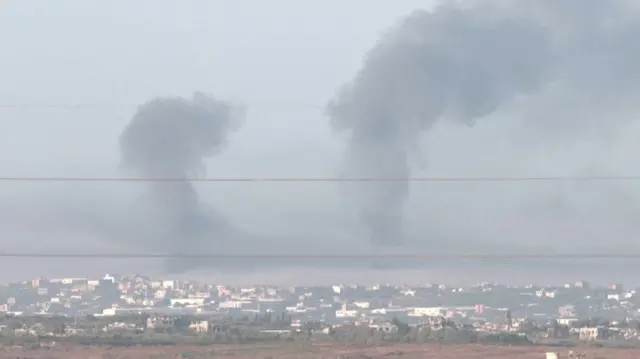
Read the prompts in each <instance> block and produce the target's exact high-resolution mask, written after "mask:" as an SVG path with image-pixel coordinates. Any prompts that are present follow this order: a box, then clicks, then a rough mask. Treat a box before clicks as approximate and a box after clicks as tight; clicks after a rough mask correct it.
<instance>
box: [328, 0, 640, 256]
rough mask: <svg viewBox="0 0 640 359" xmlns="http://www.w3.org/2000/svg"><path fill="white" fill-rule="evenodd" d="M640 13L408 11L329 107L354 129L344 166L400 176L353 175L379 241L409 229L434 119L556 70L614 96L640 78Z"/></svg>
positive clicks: (497, 98) (626, 7)
mask: <svg viewBox="0 0 640 359" xmlns="http://www.w3.org/2000/svg"><path fill="white" fill-rule="evenodd" d="M639 19H640V16H638V11H637V6H636V7H634V5H633V3H631V2H628V1H616V0H609V1H589V0H580V1H574V0H569V1H562V0H530V1H526V2H520V1H491V0H479V1H476V2H470V1H467V2H444V4H443V5H442V6H439V7H437V8H436V9H435V10H434V11H431V12H428V11H414V12H413V13H411V14H410V15H409V16H407V17H406V18H404V19H403V20H402V21H401V22H400V23H399V24H398V25H397V26H396V27H394V28H393V29H391V30H390V31H389V32H388V33H386V34H385V35H384V36H383V37H382V38H381V39H380V40H379V42H378V43H377V44H376V45H375V46H374V47H373V49H371V51H370V52H369V53H368V54H367V56H366V58H365V60H364V63H363V66H362V68H361V70H360V71H359V72H358V73H357V74H356V76H355V78H354V79H353V80H352V81H350V82H349V83H347V84H346V85H345V86H344V87H342V88H341V89H340V91H339V92H338V94H337V96H336V97H335V98H334V99H333V100H332V101H331V102H330V104H329V105H328V110H327V112H328V115H329V117H330V118H331V123H332V125H333V127H334V128H335V129H336V130H337V131H344V132H347V134H348V136H349V137H348V146H347V154H346V156H345V157H346V158H345V170H344V172H345V173H344V175H345V176H347V177H357V178H392V179H394V180H398V181H393V182H387V183H366V184H363V183H360V184H357V185H355V184H354V185H345V186H350V187H349V188H348V189H347V191H348V193H349V195H351V198H350V200H351V201H353V202H354V203H356V205H357V206H358V207H359V213H360V216H361V218H362V221H363V222H364V225H365V227H367V228H368V230H369V231H370V238H371V241H372V242H374V243H378V244H394V243H399V242H401V241H402V240H403V234H402V217H403V216H402V211H403V206H404V203H405V201H406V199H407V196H408V194H409V183H408V181H407V179H408V178H409V176H410V173H411V163H410V158H411V156H412V155H413V154H414V152H416V151H417V150H418V149H419V143H420V140H421V136H422V135H423V133H424V132H425V131H428V130H429V129H430V128H431V127H432V126H433V125H434V124H435V123H436V122H437V121H439V120H449V121H455V122H459V123H463V124H467V125H473V124H474V123H475V121H476V120H478V119H480V118H482V117H485V116H487V115H489V114H491V113H493V112H495V111H497V110H498V108H499V107H500V106H501V105H503V104H506V103H508V102H510V101H512V100H514V99H516V98H517V97H526V96H535V95H536V94H538V93H540V92H542V91H543V90H544V89H545V87H546V86H549V84H550V83H552V82H554V81H555V82H557V81H564V82H565V83H569V84H572V85H573V86H574V87H573V88H574V89H575V91H582V92H587V91H591V92H594V93H597V94H599V95H606V96H611V95H612V94H611V93H606V92H608V91H611V89H612V88H613V89H614V90H613V92H615V93H616V94H619V93H621V91H620V90H617V89H616V87H620V88H626V89H628V88H630V87H636V88H637V75H636V76H629V75H630V74H637V73H639V72H638V70H639V69H640V61H639V60H640V56H639V54H640V51H638V50H639V49H640V42H639V41H636V40H633V38H634V36H636V35H635V34H637V33H638V30H640V26H638V24H639V21H638V20H639ZM603 86H604V87H603ZM540 121H544V120H543V119H540ZM550 126H551V124H550ZM579 127H580V125H579V124H578V125H577V126H573V128H579Z"/></svg>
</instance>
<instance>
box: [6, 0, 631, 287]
mask: <svg viewBox="0 0 640 359" xmlns="http://www.w3.org/2000/svg"><path fill="white" fill-rule="evenodd" d="M430 3H432V2H430V1H425V0H398V1H362V0H349V1H335V0H324V1H295V0H271V1H249V0H234V1H218V0H181V1H168V0H153V1H151V0H149V1H144V0H136V1H132V0H129V1H120V0H112V1H94V0H68V1H63V0H60V1H24V0H20V1H18V0H14V1H4V2H3V4H2V9H1V11H0V53H1V55H0V79H1V80H0V175H1V176H4V177H10V176H34V177H38V176H53V177H64V176H87V177H90V176H119V175H122V174H121V173H120V172H119V171H118V165H119V154H118V136H119V135H120V133H121V131H122V129H123V128H124V126H125V125H126V123H127V122H128V121H129V120H130V118H131V116H132V115H133V113H134V111H135V106H136V105H138V104H141V103H143V102H145V101H147V100H149V99H151V98H153V97H155V96H165V95H178V96H189V95H190V94H191V93H192V92H193V91H204V92H208V93H211V94H213V95H214V96H216V97H220V98H223V99H228V100H231V101H235V102H238V103H242V104H244V105H245V106H246V109H247V116H246V120H245V121H244V124H243V126H242V128H241V129H240V130H239V131H238V132H236V133H234V134H232V135H231V137H230V138H229V144H228V147H227V148H226V149H225V150H224V151H223V152H222V153H221V154H220V155H219V156H217V157H215V158H213V159H212V160H210V161H208V162H207V175H208V176H211V177H218V176H219V177H250V176H257V177H332V176H335V175H336V174H337V169H338V166H339V164H340V161H341V159H342V154H343V149H344V145H345V141H344V137H343V136H340V135H336V134H334V133H333V131H332V130H331V127H330V126H329V120H328V119H327V118H326V117H325V116H324V113H323V111H324V107H325V105H326V103H327V102H328V101H329V99H330V98H332V97H333V95H334V93H335V91H336V90H337V89H338V88H339V87H340V86H341V85H342V84H344V83H345V82H347V81H349V80H350V79H351V78H353V76H354V75H355V73H356V72H357V71H358V70H359V69H360V67H361V66H362V61H363V57H364V55H365V54H366V52H367V51H368V50H369V49H370V48H371V47H372V46H373V45H374V44H375V43H376V41H377V39H378V38H379V37H380V36H381V35H382V34H383V33H384V32H385V31H386V30H387V29H388V28H389V27H390V26H392V25H394V24H395V23H397V22H398V21H399V19H401V18H402V17H403V16H405V15H407V14H408V13H410V12H411V11H412V10H414V9H419V8H429V6H430ZM567 93H569V94H567ZM630 97H631V98H632V100H637V97H634V96H630ZM585 98H586V97H585ZM630 102H631V100H629V101H617V100H616V101H613V102H611V103H614V105H611V104H610V103H608V102H604V104H593V103H585V102H584V98H582V97H579V96H571V91H567V89H566V88H563V87H562V86H561V85H559V86H555V87H554V86H550V87H549V88H548V89H546V90H544V91H541V93H539V94H537V95H536V96H534V97H533V98H529V99H527V100H526V101H524V102H518V101H514V102H513V103H509V104H506V105H505V106H503V107H501V108H499V109H498V110H497V111H496V112H495V113H493V114H491V115H490V116H488V118H487V119H483V121H481V122H478V123H477V124H476V125H475V126H473V127H466V126H460V125H457V124H448V123H440V124H438V125H437V126H435V127H434V128H433V129H432V130H431V131H429V132H427V133H425V134H424V136H423V137H424V138H423V139H422V141H423V144H422V145H423V148H422V151H423V153H424V159H425V165H424V166H422V167H421V168H417V167H416V168H414V169H413V175H414V176H434V177H441V176H442V177H445V176H461V177H474V176H484V177H501V176H513V177H517V176H580V175H605V176H606V175H634V174H637V170H636V167H637V165H638V164H639V163H640V157H639V156H640V151H639V150H640V148H638V145H637V142H638V141H637V138H640V137H638V136H640V122H639V121H635V119H636V118H637V114H638V112H637V110H636V109H635V108H634V106H631V105H629V103H630ZM636 104H637V102H636ZM47 105H51V106H52V107H47ZM77 105H79V107H78V106H77ZM576 123H578V124H580V125H579V127H580V130H579V131H577V130H573V129H572V128H571V126H573V125H574V124H576ZM567 128H569V130H567ZM198 189H199V191H200V194H201V195H202V197H203V198H204V200H205V201H206V202H210V204H211V206H212V207H215V208H216V210H217V211H219V212H221V213H223V214H224V215H225V216H226V217H228V218H229V219H230V221H232V222H233V223H234V224H235V225H236V226H238V227H240V228H243V229H244V230H247V231H251V232H256V233H261V234H263V235H265V236H269V237H279V236H292V235H293V233H295V234H296V235H298V234H300V237H302V238H313V241H314V243H317V242H319V241H322V242H324V243H325V245H322V247H323V248H324V247H327V248H330V249H329V251H338V249H335V248H336V247H337V246H338V245H343V246H346V247H357V246H359V245H360V244H361V243H363V242H366V240H363V239H360V238H358V236H359V235H360V233H361V232H360V230H359V229H358V227H359V223H358V221H357V220H356V219H355V218H353V216H351V215H349V213H350V212H349V211H348V210H347V209H348V204H345V203H344V201H341V198H340V192H339V190H338V188H337V186H336V185H334V184H331V183H317V184H314V183H306V184H304V183H303V184H292V183H287V184H257V183H241V184H215V185H214V184H202V185H198ZM143 192H144V188H142V185H140V184H105V183H90V184H78V183H56V184H49V183H9V182H3V183H2V187H0V196H2V197H1V199H0V228H3V230H2V231H3V235H2V239H1V242H0V249H1V250H5V249H6V250H10V249H15V248H29V249H39V250H54V247H58V248H59V251H65V250H66V249H68V248H75V249H78V248H81V250H84V251H92V250H93V251H96V250H105V248H111V249H112V251H119V250H117V249H121V250H126V249H128V248H129V247H128V246H127V244H126V243H122V240H118V239H114V238H109V235H107V234H105V233H104V232H102V231H100V230H99V229H96V226H95V218H97V217H104V216H107V217H109V218H110V220H113V221H118V220H120V219H122V218H124V217H135V215H133V214H130V213H129V212H127V211H131V212H133V211H135V209H134V208H135V202H136V199H137V198H138V197H139V196H140V195H141V194H142V193H143ZM639 200H640V191H638V185H637V183H636V182H631V181H630V182H615V183H612V182H588V183H572V182H558V183H556V182H553V183H550V182H544V183H539V182H516V183H448V184H446V183H415V184H413V186H412V190H411V196H410V199H409V202H408V204H407V206H406V209H405V210H406V214H407V216H406V217H407V218H406V227H407V229H408V231H409V232H410V233H411V235H412V236H413V237H425V238H424V242H425V243H426V244H428V245H429V246H430V249H429V250H433V248H437V247H438V246H439V244H440V243H441V242H443V241H449V240H456V241H465V243H471V244H472V245H470V247H469V248H470V249H469V250H466V252H479V251H482V248H483V246H484V245H485V244H486V243H492V244H495V243H500V244H502V245H504V247H505V248H506V249H504V250H505V251H507V252H508V251H510V248H512V249H513V250H511V251H512V252H513V251H517V250H520V251H522V247H523V246H529V245H544V246H551V247H553V248H555V249H556V250H557V251H560V252H567V251H568V250H572V249H575V248H579V247H613V244H614V243H623V244H624V245H625V248H626V250H629V248H635V247H636V243H637V235H636V234H637V231H638V229H640V228H639V227H640V226H639V225H638V224H637V221H636V217H637V213H638V203H640V202H638V201H639ZM319 238H322V239H319ZM265 245H267V246H268V245H269V244H265ZM313 245H316V244H313ZM309 246H310V245H309V244H306V243H304V242H303V239H301V240H300V244H299V247H298V249H297V250H294V252H296V251H297V252H300V251H304V250H306V249H308V248H309ZM113 248H116V250H113ZM456 248H457V249H458V250H460V251H465V250H464V248H463V247H456ZM492 248H493V247H492ZM79 250H80V249H79ZM582 250H584V251H590V250H589V249H588V248H587V249H582ZM611 251H616V250H615V248H613V249H611ZM621 251H622V250H619V251H617V252H621ZM127 263H128V264H118V265H117V266H116V267H117V268H118V269H119V270H128V268H131V270H137V268H138V267H136V265H135V264H131V263H130V262H127ZM47 265H50V266H51V268H54V267H55V268H56V269H55V271H61V273H62V272H64V273H70V272H71V271H73V270H75V269H74V268H72V266H69V265H63V264H61V263H57V264H53V263H50V264H47ZM127 266H129V267H127ZM45 267H46V266H45ZM112 267H113V266H112ZM34 268H35V269H33V270H31V272H29V274H28V275H36V273H40V274H47V273H49V274H50V275H53V273H54V270H53V269H50V270H48V269H47V268H43V267H42V266H34ZM104 268H110V267H109V266H106V265H105V266H104ZM123 268H125V269H123ZM102 269H103V267H100V270H102ZM70 274H72V273H70ZM73 274H74V275H78V274H80V273H73ZM25 275H27V274H25ZM492 275H495V274H492Z"/></svg>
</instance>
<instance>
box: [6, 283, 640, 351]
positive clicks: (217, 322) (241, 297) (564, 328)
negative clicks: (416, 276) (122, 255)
mask: <svg viewBox="0 0 640 359" xmlns="http://www.w3.org/2000/svg"><path fill="white" fill-rule="evenodd" d="M0 303H2V304H0V311H1V312H2V313H3V316H2V317H3V321H2V325H1V326H0V329H1V333H2V336H5V337H6V336H11V337H16V336H30V335H31V336H58V337H61V336H77V335H82V334H91V335H92V336H93V337H94V338H95V337H96V335H97V333H101V334H104V333H110V332H113V333H120V334H119V335H121V334H122V333H127V332H129V333H131V335H132V336H131V337H130V339H131V338H133V335H140V334H141V333H146V332H154V333H170V334H177V333H182V334H185V335H192V336H202V335H205V334H207V333H218V334H219V333H224V335H222V337H223V338H226V340H231V339H230V338H231V336H230V335H229V333H234V332H235V333H236V334H237V337H238V338H241V339H243V340H246V339H247V338H248V337H247V336H244V337H243V336H242V334H239V333H240V332H239V331H237V330H236V331H234V330H232V329H229V328H232V327H234V326H235V327H238V326H241V327H244V328H253V329H252V330H253V333H254V334H255V335H262V336H263V337H264V336H266V337H269V338H276V337H277V338H279V339H282V338H283V337H289V336H290V335H294V334H295V333H301V332H302V333H305V335H308V336H309V337H311V336H318V335H320V336H326V337H328V336H335V335H337V333H339V332H340V331H341V330H342V331H344V330H346V329H348V328H351V329H353V330H356V331H363V330H364V332H365V339H363V340H369V338H376V337H379V338H380V339H384V337H385V336H386V337H387V338H394V340H404V341H419V340H421V339H420V336H421V335H423V336H424V338H422V340H425V341H428V340H433V339H434V338H435V339H438V340H444V339H446V338H445V337H446V336H449V337H450V339H451V338H453V339H451V340H461V339H460V337H461V334H460V333H466V334H465V338H466V339H464V340H467V341H474V340H478V338H479V337H481V336H484V337H485V338H486V337H488V336H491V335H494V336H495V335H502V337H501V338H502V339H500V340H504V338H505V336H507V337H508V338H511V339H510V340H520V339H521V340H530V341H532V342H534V341H536V340H537V341H540V340H543V341H544V340H547V341H548V340H562V339H567V340H569V339H575V340H577V341H584V340H586V341H610V342H621V341H623V342H633V341H638V340H639V339H640V295H639V294H638V293H637V290H636V289H625V288H624V287H623V286H622V285H620V284H612V285H609V286H603V287H595V286H593V287H592V286H590V285H589V284H588V283H587V282H584V281H579V282H576V283H567V284H565V285H563V286H536V285H522V286H508V285H503V284H499V283H480V284H477V285H474V286H470V287H465V288H460V287H450V286H447V285H443V284H425V285H421V286H392V285H383V284H380V285H371V286H360V285H346V284H335V285H331V286H294V287H290V288H279V287H275V286H269V285H256V286H249V287H248V286H244V287H237V286H233V285H223V284H207V283H201V282H195V281H183V280H171V279H153V278H149V277H146V276H141V275H129V276H119V275H105V276H103V277H101V278H55V279H33V280H27V281H22V282H16V283H10V284H7V285H3V286H1V287H0ZM38 318H40V319H38ZM51 318H58V319H57V320H52V319H51ZM232 323H234V324H232ZM238 323H240V324H238ZM435 333H439V334H435ZM447 333H449V334H447ZM343 335H344V334H343ZM438 335H439V336H440V337H437V336H438ZM434 336H436V337H437V338H436V337H434ZM213 337H215V335H214V336H213ZM344 338H351V339H353V340H355V339H354V338H356V336H353V335H351V336H350V335H346V336H344ZM474 338H475V339H474ZM238 340H240V339H238Z"/></svg>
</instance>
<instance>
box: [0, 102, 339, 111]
mask: <svg viewBox="0 0 640 359" xmlns="http://www.w3.org/2000/svg"><path fill="white" fill-rule="evenodd" d="M140 105H142V103H76V104H55V103H16V104H11V103H4V104H2V103H0V109H17V110H21V109H24V110H28V109H65V110H80V109H135V108H138V107H140ZM243 105H246V106H247V108H249V109H252V108H310V109H324V108H326V107H327V106H326V105H319V104H310V103H307V104H305V103H297V104H296V103H276V102H272V103H253V104H243Z"/></svg>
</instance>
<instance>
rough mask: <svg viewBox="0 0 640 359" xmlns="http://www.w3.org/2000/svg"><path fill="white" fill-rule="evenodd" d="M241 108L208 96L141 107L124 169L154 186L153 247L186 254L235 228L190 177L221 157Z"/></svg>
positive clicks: (130, 129) (124, 150) (129, 133)
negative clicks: (212, 158) (207, 201)
mask: <svg viewBox="0 0 640 359" xmlns="http://www.w3.org/2000/svg"><path fill="white" fill-rule="evenodd" d="M237 114H238V112H237V109H236V108H234V107H232V106H231V105H230V104H227V103H225V102H221V101H218V100H216V99H214V98H212V97H209V96H207V95H205V94H203V93H194V94H193V97H192V98H191V99H184V98H179V97H167V98H155V99H153V100H151V101H149V102H147V103H145V104H143V105H142V106H140V107H139V108H138V110H137V112H136V113H135V115H134V116H133V118H132V119H131V122H130V123H129V124H128V126H127V127H126V128H125V129H124V131H123V132H122V134H121V137H120V152H121V156H122V166H123V168H124V169H125V170H127V171H130V172H133V173H135V174H136V175H138V176H141V177H144V178H153V179H169V178H170V179H178V180H182V181H176V182H155V181H152V182H149V190H150V192H149V199H150V203H149V208H151V209H152V212H151V214H150V220H151V223H152V225H151V227H150V231H152V232H151V233H149V235H148V238H147V241H148V242H149V243H145V244H148V245H149V246H150V247H151V248H150V249H158V248H160V249H162V250H165V251H172V252H174V253H175V252H184V249H186V250H187V251H188V250H189V248H190V249H191V250H193V249H194V248H195V249H196V250H197V249H203V248H204V249H208V248H211V247H212V246H211V243H212V242H215V241H220V240H223V239H225V237H228V236H229V235H230V231H231V228H230V226H229V224H228V223H227V222H226V221H225V219H224V218H223V217H221V216H220V215H218V214H217V213H215V212H214V211H212V210H211V209H210V208H207V207H206V206H205V205H203V204H202V203H201V202H200V201H199V198H198V194H197V192H196V189H195V188H194V186H193V184H192V183H191V182H189V180H188V179H189V178H193V177H196V176H198V175H201V174H202V173H203V172H204V167H205V166H204V163H203V160H204V158H206V157H209V156H213V155H215V154H217V153H218V152H219V151H220V150H221V149H222V148H223V147H224V145H225V144H226V142H227V137H228V136H229V134H230V132H232V131H233V130H235V129H237V128H238V124H239V122H238V120H239V119H240V118H239V117H238V116H237Z"/></svg>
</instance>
